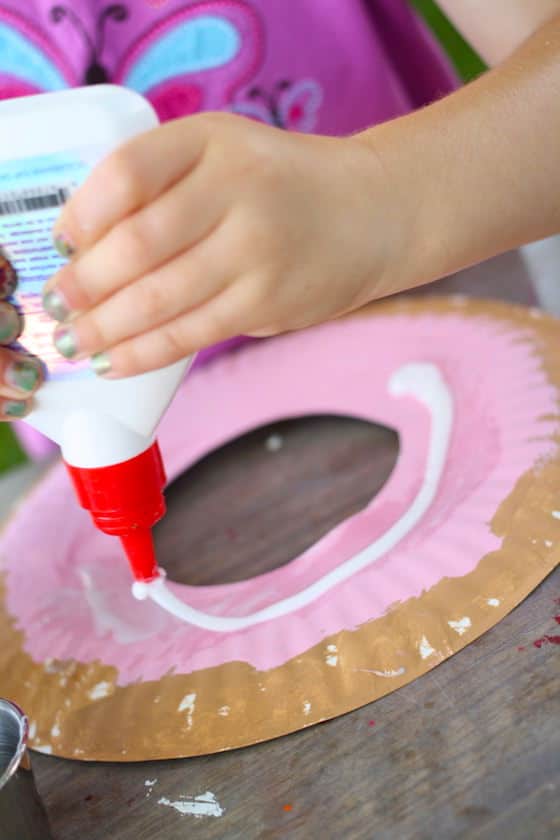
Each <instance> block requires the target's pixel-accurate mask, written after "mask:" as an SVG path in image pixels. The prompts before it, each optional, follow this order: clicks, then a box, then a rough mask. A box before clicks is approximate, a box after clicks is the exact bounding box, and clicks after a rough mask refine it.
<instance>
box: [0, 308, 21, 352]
mask: <svg viewBox="0 0 560 840" xmlns="http://www.w3.org/2000/svg"><path fill="white" fill-rule="evenodd" d="M20 326H21V324H20V318H19V315H18V314H17V312H16V310H15V309H11V308H8V307H3V308H2V309H0V344H8V343H9V342H10V341H13V340H14V339H15V338H16V336H17V335H18V333H19V331H20Z"/></svg>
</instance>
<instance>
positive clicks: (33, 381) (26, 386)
mask: <svg viewBox="0 0 560 840" xmlns="http://www.w3.org/2000/svg"><path fill="white" fill-rule="evenodd" d="M40 378H41V371H40V369H39V365H38V364H37V363H36V362H33V361H31V360H29V359H22V360H21V361H18V362H12V364H11V365H9V367H8V369H7V370H6V384H7V385H10V386H11V387H12V388H17V389H18V390H19V391H24V392H25V393H27V394H30V393H31V392H32V391H34V390H35V388H36V387H37V385H38V384H39V380H40Z"/></svg>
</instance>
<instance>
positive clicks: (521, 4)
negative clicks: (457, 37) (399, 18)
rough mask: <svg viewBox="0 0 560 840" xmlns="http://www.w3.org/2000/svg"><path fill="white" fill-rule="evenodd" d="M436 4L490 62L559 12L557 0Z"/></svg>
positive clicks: (495, 61)
mask: <svg viewBox="0 0 560 840" xmlns="http://www.w3.org/2000/svg"><path fill="white" fill-rule="evenodd" d="M437 4H438V6H439V7H440V8H441V10H442V11H443V12H445V13H446V14H447V16H448V17H449V18H450V19H451V20H452V21H453V23H454V24H455V26H456V27H457V28H458V29H459V31H460V32H461V33H462V34H463V35H464V37H465V38H466V39H467V41H468V42H469V43H470V44H471V46H473V47H474V48H475V50H477V51H478V52H479V53H480V55H481V56H482V57H483V58H484V59H485V61H487V62H488V64H490V65H496V64H498V63H499V62H500V61H503V60H504V59H506V58H507V57H508V56H509V55H511V53H512V52H513V51H514V50H515V49H517V47H519V46H520V45H521V44H522V43H523V41H525V40H526V39H527V38H529V37H530V36H531V35H532V34H533V33H534V32H536V30H537V29H538V28H539V27H540V26H542V25H543V24H544V23H545V22H546V21H547V20H550V19H551V18H552V17H553V16H554V15H555V14H558V13H560V0H490V2H489V0H466V2H465V0H437Z"/></svg>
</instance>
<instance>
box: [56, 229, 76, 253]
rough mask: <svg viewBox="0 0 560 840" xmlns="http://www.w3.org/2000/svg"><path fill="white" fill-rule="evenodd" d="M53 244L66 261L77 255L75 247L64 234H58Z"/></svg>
mask: <svg viewBox="0 0 560 840" xmlns="http://www.w3.org/2000/svg"><path fill="white" fill-rule="evenodd" d="M53 243H54V247H55V249H56V251H57V252H58V253H59V254H60V256H61V257H62V258H63V259H65V260H69V259H70V257H73V256H74V254H75V253H76V249H75V247H74V246H73V245H72V243H71V242H70V240H69V239H68V237H66V236H65V235H64V234H63V233H57V235H56V236H55V237H54V240H53Z"/></svg>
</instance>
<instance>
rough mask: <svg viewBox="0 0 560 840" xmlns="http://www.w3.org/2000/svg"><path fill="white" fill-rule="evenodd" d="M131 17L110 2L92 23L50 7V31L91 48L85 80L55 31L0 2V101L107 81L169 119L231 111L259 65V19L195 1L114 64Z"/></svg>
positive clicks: (214, 1) (237, 8) (217, 2)
mask: <svg viewBox="0 0 560 840" xmlns="http://www.w3.org/2000/svg"><path fill="white" fill-rule="evenodd" d="M130 15H131V11H130V10H129V8H128V7H127V5H126V4H125V3H111V4H108V5H107V6H105V8H103V9H102V10H101V11H100V13H99V14H98V16H97V19H96V20H95V19H94V20H93V22H92V21H90V20H87V21H86V20H82V19H81V18H80V16H79V15H78V13H77V12H76V11H75V9H74V8H72V4H71V3H69V2H68V3H65V4H64V3H57V4H55V5H53V6H52V7H51V9H50V11H49V15H48V27H49V28H50V27H53V28H57V29H58V30H59V31H61V30H62V29H63V28H66V32H65V36H66V37H70V36H71V37H72V38H73V39H74V40H75V39H76V38H79V39H80V40H81V42H82V44H83V46H84V48H85V50H86V54H87V61H86V63H85V69H84V70H83V72H82V73H81V74H80V73H79V72H77V71H76V69H75V67H74V66H72V64H71V63H70V61H69V60H68V58H67V57H66V55H65V54H64V52H63V50H62V48H61V47H60V46H57V44H56V42H53V39H52V37H49V36H52V32H50V31H49V30H48V29H47V28H45V29H44V30H42V29H41V28H40V27H39V26H37V25H36V24H34V23H32V22H31V21H29V20H27V19H26V18H24V17H23V16H22V15H20V14H19V13H17V12H15V11H14V10H13V9H9V8H7V7H5V6H4V5H3V4H0V99H7V98H12V97H15V96H25V95H28V94H33V93H40V92H45V91H55V90H61V89H63V88H67V87H75V86H77V85H84V84H99V83H104V82H110V83H112V84H118V85H123V86H125V87H128V88H132V89H133V90H136V91H137V92H138V93H141V94H143V95H144V96H145V97H146V98H147V99H149V100H150V101H151V103H152V104H153V106H154V108H155V110H156V111H157V112H158V115H159V117H160V119H162V120H166V119H171V118H173V117H178V116H184V115H187V114H192V113H195V112H197V111H203V110H223V109H225V108H229V106H230V104H231V102H232V101H233V100H234V98H235V96H236V93H237V91H239V90H241V89H242V88H243V87H244V86H246V85H247V84H249V83H250V82H251V80H252V79H253V78H254V77H255V74H256V72H257V70H258V68H259V67H260V65H261V63H262V58H263V56H262V45H263V33H262V28H261V24H260V20H259V18H258V17H257V15H256V14H255V13H254V12H253V11H252V10H251V8H250V7H249V6H247V5H246V4H245V3H244V2H241V0H205V1H204V2H198V3H190V4H188V5H186V6H185V7H183V8H181V9H180V10H178V11H175V12H173V13H171V14H169V15H168V16H167V17H166V18H164V19H162V20H160V21H158V22H157V23H156V24H155V25H154V26H153V27H152V28H151V29H150V30H149V31H148V32H146V33H144V34H143V35H141V36H140V37H139V38H138V39H137V41H136V42H135V43H133V44H132V46H130V47H129V48H128V49H127V50H126V52H125V54H124V56H122V57H121V58H120V60H119V61H118V62H114V61H111V59H110V58H109V56H108V55H107V56H106V41H107V37H108V36H109V35H111V36H113V37H115V38H117V37H118V34H117V30H118V28H119V27H121V26H123V25H124V24H125V22H126V21H128V20H129V19H130ZM111 30H114V31H111ZM61 34H62V33H61Z"/></svg>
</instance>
